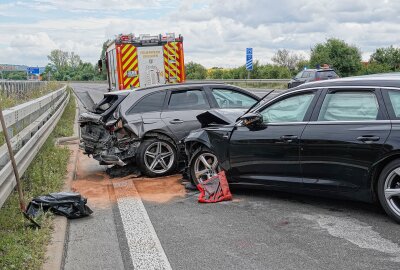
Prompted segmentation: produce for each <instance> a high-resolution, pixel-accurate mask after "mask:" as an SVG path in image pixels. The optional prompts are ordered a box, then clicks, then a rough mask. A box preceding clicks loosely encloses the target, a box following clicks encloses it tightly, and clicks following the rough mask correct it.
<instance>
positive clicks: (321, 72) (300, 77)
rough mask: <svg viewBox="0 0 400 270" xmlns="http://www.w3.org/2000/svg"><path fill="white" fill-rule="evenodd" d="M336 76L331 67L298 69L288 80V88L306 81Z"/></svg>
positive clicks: (328, 78)
mask: <svg viewBox="0 0 400 270" xmlns="http://www.w3.org/2000/svg"><path fill="white" fill-rule="evenodd" d="M337 78H339V75H337V74H336V72H335V70H333V69H331V68H322V69H305V70H303V71H300V72H299V73H298V74H297V75H296V76H295V77H293V79H291V80H290V81H289V83H288V88H293V87H296V86H299V85H301V84H303V83H307V82H313V81H321V80H330V79H337Z"/></svg>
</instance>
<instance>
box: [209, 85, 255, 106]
mask: <svg viewBox="0 0 400 270" xmlns="http://www.w3.org/2000/svg"><path fill="white" fill-rule="evenodd" d="M212 94H213V96H214V98H215V100H216V101H217V103H218V107H219V108H250V107H251V106H252V105H254V103H256V102H257V100H256V99H255V98H252V97H250V96H248V95H245V94H242V93H240V92H238V91H234V90H230V89H213V90H212Z"/></svg>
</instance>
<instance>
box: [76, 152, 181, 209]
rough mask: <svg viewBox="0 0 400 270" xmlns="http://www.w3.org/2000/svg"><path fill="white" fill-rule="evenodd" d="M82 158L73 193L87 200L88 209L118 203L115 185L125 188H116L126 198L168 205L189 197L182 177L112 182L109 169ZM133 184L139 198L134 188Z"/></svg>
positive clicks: (128, 178)
mask: <svg viewBox="0 0 400 270" xmlns="http://www.w3.org/2000/svg"><path fill="white" fill-rule="evenodd" d="M78 155H79V156H78V164H77V174H76V180H75V181H73V182H72V184H71V189H72V191H74V192H79V193H80V194H81V195H82V196H84V197H86V198H87V199H88V205H89V206H90V207H92V208H108V207H110V206H111V205H112V204H113V203H115V201H116V197H115V192H117V190H114V185H113V183H119V184H121V183H122V184H123V185H119V184H117V185H116V186H117V189H124V190H123V194H124V196H134V197H138V196H140V198H141V199H142V200H145V201H151V202H158V203H166V202H168V201H171V200H173V199H175V198H182V197H185V194H186V190H185V188H184V186H183V185H182V184H181V180H180V179H181V176H180V175H173V176H166V177H161V178H144V177H143V178H134V180H132V177H131V176H126V177H123V178H113V179H110V177H109V176H108V175H107V174H106V172H105V167H103V166H100V165H98V162H97V161H96V160H94V159H93V158H90V157H88V156H84V155H83V154H82V152H81V151H80V152H79V154H78ZM124 183H125V184H124ZM126 183H128V184H126ZM132 183H134V185H135V187H136V189H137V191H138V193H139V195H138V194H137V193H136V192H134V189H132V188H130V186H132ZM129 184H130V185H129ZM119 194H120V193H119Z"/></svg>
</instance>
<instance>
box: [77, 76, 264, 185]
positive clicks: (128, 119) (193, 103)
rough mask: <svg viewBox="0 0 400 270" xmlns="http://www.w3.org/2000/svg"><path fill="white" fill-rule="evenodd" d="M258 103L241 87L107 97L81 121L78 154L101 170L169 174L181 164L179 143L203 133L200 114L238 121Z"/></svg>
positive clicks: (188, 87) (171, 88) (170, 88)
mask: <svg viewBox="0 0 400 270" xmlns="http://www.w3.org/2000/svg"><path fill="white" fill-rule="evenodd" d="M258 100H259V97H257V96H256V95H254V94H252V93H250V92H247V91H245V90H243V89H241V88H239V87H235V86H231V85H226V84H205V83H201V84H200V83H191V84H190V83H186V84H179V85H163V86H154V87H147V88H142V89H138V90H136V91H118V92H111V93H106V94H105V95H104V99H103V100H102V101H100V102H99V103H98V104H97V105H96V106H94V108H93V109H92V110H90V111H89V112H85V113H82V114H81V115H80V119H79V123H80V127H81V148H82V149H83V150H84V152H85V154H88V155H91V156H93V158H95V159H96V160H98V161H99V162H100V164H103V165H107V164H116V165H119V166H125V165H132V166H133V165H134V164H136V165H137V166H138V168H139V169H140V171H141V172H142V173H143V174H145V175H147V176H150V177H157V176H162V175H167V174H171V173H172V172H174V171H175V170H176V168H177V166H178V164H179V162H182V161H184V160H185V153H184V148H183V144H181V143H180V142H181V141H182V139H183V138H185V137H186V136H187V135H188V134H189V132H190V131H192V130H196V129H198V128H200V127H201V124H200V122H199V121H198V120H197V118H196V116H197V115H198V114H201V113H203V112H205V111H211V112H216V113H218V114H221V115H225V116H226V118H227V119H231V118H232V119H236V118H237V117H239V116H240V115H242V114H243V113H244V112H245V111H246V110H247V109H248V108H249V107H251V106H252V105H253V104H255V103H256V102H257V101H258ZM227 121H228V120H227Z"/></svg>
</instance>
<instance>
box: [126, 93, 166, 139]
mask: <svg viewBox="0 0 400 270" xmlns="http://www.w3.org/2000/svg"><path fill="white" fill-rule="evenodd" d="M165 97H166V91H165V90H161V91H157V92H154V93H150V94H147V95H145V96H144V97H143V98H141V99H140V100H139V101H138V102H137V103H136V104H134V105H133V106H132V107H131V108H130V109H128V110H127V112H126V121H127V122H128V126H129V127H130V128H131V130H132V131H136V132H137V135H140V136H141V135H142V134H139V133H142V132H144V130H143V128H140V126H141V124H142V123H143V124H144V125H145V126H146V130H152V129H159V128H160V127H161V126H160V123H162V122H160V117H161V111H162V109H163V107H164V102H165Z"/></svg>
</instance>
